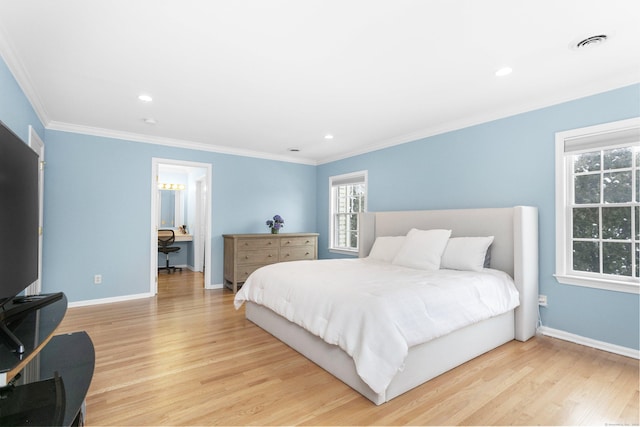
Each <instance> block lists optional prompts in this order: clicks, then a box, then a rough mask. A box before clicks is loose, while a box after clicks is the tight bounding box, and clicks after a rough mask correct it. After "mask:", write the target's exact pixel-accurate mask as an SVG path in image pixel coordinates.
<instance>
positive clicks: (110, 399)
mask: <svg viewBox="0 0 640 427" xmlns="http://www.w3.org/2000/svg"><path fill="white" fill-rule="evenodd" d="M160 277H161V280H160V282H159V289H160V292H159V295H158V296H157V297H155V298H148V299H142V300H136V301H130V302H121V303H113V304H105V305H100V306H88V307H77V308H71V309H69V310H68V312H67V315H66V317H65V320H64V321H63V323H62V325H61V326H60V328H59V330H58V333H63V332H71V331H77V330H86V331H87V332H88V333H89V335H90V336H91V338H92V340H93V343H94V346H95V349H96V369H95V374H94V377H93V382H92V384H91V388H90V390H89V394H88V396H87V424H88V425H90V426H92V425H294V424H302V425H374V424H375V425H409V424H412V425H507V424H510V425H533V424H541V425H577V424H581V425H586V424H588V425H605V424H618V425H619V424H626V425H631V424H636V425H637V424H638V422H639V405H638V401H639V399H640V396H639V378H638V375H639V371H638V366H639V362H638V360H635V359H630V358H626V357H623V356H618V355H614V354H610V353H606V352H603V351H599V350H595V349H591V348H588V347H583V346H580V345H576V344H571V343H568V342H564V341H560V340H555V339H552V338H548V337H536V338H533V339H531V340H529V341H528V342H526V343H520V342H517V341H513V342H511V343H508V344H505V345H503V346H501V347H499V348H498V349H495V350H493V351H491V352H489V353H487V354H485V355H483V356H480V357H478V358H476V359H474V360H472V361H470V362H468V363H466V364H464V365H463V366H460V367H458V368H456V369H454V370H453V371H450V372H448V373H445V374H443V375H441V376H439V377H437V378H435V379H433V380H431V381H430V382H428V383H426V384H423V385H422V386H420V387H418V388H416V389H414V390H412V391H410V392H408V393H406V394H404V395H402V396H399V397H397V398H396V399H394V400H392V401H391V402H388V403H386V404H384V405H382V406H375V405H373V404H372V403H371V402H369V401H368V400H366V399H365V398H363V397H362V396H360V395H359V394H358V393H356V392H355V391H353V390H352V389H351V388H349V387H348V386H346V385H344V384H343V383H342V382H340V381H339V380H337V379H335V378H334V377H333V376H331V375H330V374H328V373H327V372H325V371H324V370H322V369H321V368H319V367H317V366H316V365H314V364H313V363H312V362H310V361H308V360H307V359H306V358H304V357H303V356H301V355H299V354H298V353H297V352H295V351H294V350H291V349H290V348H289V347H287V346H286V345H284V344H282V343H281V342H280V341H278V340H277V339H275V338H273V337H272V336H271V335H269V334H268V333H266V332H264V331H262V330H261V329H260V328H258V327H257V326H255V325H253V324H252V323H251V322H249V321H247V320H245V318H244V309H241V310H239V311H236V310H234V308H233V294H232V293H231V292H229V291H227V290H204V289H202V288H201V286H202V285H201V284H202V275H200V274H197V273H192V272H189V271H184V272H182V273H176V274H172V275H167V274H166V273H165V274H162V275H161V276H160Z"/></svg>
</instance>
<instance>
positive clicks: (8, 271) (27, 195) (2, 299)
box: [0, 122, 39, 307]
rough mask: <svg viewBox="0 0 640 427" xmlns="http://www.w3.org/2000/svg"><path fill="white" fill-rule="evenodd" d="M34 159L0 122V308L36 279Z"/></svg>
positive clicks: (23, 144)
mask: <svg viewBox="0 0 640 427" xmlns="http://www.w3.org/2000/svg"><path fill="white" fill-rule="evenodd" d="M38 203H39V198H38V155H37V154H36V153H35V151H33V150H32V149H31V148H30V147H29V146H28V145H27V144H25V143H24V142H23V141H22V140H21V139H20V138H18V136H17V135H16V134H14V133H13V132H12V131H11V130H10V129H9V128H8V127H7V126H5V125H4V124H3V123H2V122H0V239H1V241H2V243H0V307H1V306H2V305H4V304H6V303H7V302H9V301H11V300H12V299H13V298H14V297H15V296H16V295H18V294H20V293H21V292H22V291H23V290H24V289H25V288H26V287H28V286H29V285H31V284H32V283H33V282H34V281H35V280H36V279H37V278H38V226H39V224H38V222H39V220H38V217H39V206H38Z"/></svg>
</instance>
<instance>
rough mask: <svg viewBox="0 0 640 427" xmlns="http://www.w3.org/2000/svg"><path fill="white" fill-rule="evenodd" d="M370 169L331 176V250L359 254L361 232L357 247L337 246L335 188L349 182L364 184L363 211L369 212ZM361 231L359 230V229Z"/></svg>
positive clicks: (339, 252) (346, 253)
mask: <svg viewBox="0 0 640 427" xmlns="http://www.w3.org/2000/svg"><path fill="white" fill-rule="evenodd" d="M368 181H369V179H368V171H366V170H363V171H358V172H351V173H346V174H342V175H334V176H330V177H329V239H328V240H329V248H328V249H329V252H332V253H338V254H345V255H358V248H359V247H360V234H359V232H358V240H357V244H356V248H346V247H341V246H336V241H335V240H336V214H337V212H336V197H335V193H334V191H335V189H336V188H337V187H338V186H340V185H348V184H360V183H362V184H364V203H363V205H364V206H363V210H362V212H367V204H368V199H369V197H368V193H369V183H368ZM358 231H359V230H358Z"/></svg>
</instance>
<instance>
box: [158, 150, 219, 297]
mask: <svg viewBox="0 0 640 427" xmlns="http://www.w3.org/2000/svg"><path fill="white" fill-rule="evenodd" d="M151 169H152V174H151V175H152V176H151V243H150V248H151V250H150V253H151V265H150V292H151V294H153V295H155V294H157V293H158V291H159V288H158V274H159V273H158V265H160V264H164V263H165V258H164V257H165V255H164V254H161V253H160V254H159V252H158V237H157V234H158V230H159V229H171V230H174V233H175V235H176V243H175V245H176V246H178V247H180V249H181V250H180V252H177V253H176V255H179V258H178V257H175V260H171V264H172V265H175V266H178V267H182V268H183V270H184V269H185V268H186V269H187V270H191V271H194V272H200V273H203V274H202V277H204V280H203V284H202V286H203V287H204V288H210V287H211V176H212V167H211V164H209V163H198V162H190V161H183V160H174V159H160V158H153V159H152V168H151ZM161 274H168V273H166V272H163V273H161ZM171 274H176V273H171ZM179 274H180V273H177V275H179Z"/></svg>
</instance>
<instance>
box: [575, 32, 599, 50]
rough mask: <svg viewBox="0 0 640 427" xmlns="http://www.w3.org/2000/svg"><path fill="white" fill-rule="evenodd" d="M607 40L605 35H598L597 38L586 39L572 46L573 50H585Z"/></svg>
mask: <svg viewBox="0 0 640 427" xmlns="http://www.w3.org/2000/svg"><path fill="white" fill-rule="evenodd" d="M607 39H608V37H607V35H606V34H599V35H597V36H591V37H587V38H586V39H584V40H580V41H579V42H577V43H575V44H574V45H572V47H573V49H586V48H593V47H596V46H598V45H601V44H602V43H604V42H606V41H607Z"/></svg>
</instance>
